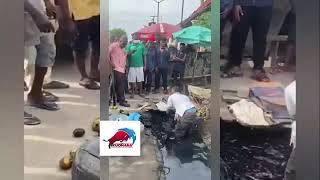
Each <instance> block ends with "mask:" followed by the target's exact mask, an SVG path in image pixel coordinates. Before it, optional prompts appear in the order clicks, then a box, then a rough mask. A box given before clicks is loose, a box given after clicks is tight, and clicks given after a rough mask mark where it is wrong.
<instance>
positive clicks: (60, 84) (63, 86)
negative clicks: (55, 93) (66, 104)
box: [43, 81, 70, 89]
mask: <svg viewBox="0 0 320 180" xmlns="http://www.w3.org/2000/svg"><path fill="white" fill-rule="evenodd" d="M69 87H70V86H69V85H68V84H66V83H63V82H60V81H51V82H49V83H46V84H44V85H43V89H68V88H69Z"/></svg>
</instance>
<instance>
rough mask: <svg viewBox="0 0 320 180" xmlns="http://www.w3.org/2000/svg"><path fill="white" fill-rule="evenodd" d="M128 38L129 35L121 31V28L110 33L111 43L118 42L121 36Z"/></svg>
mask: <svg viewBox="0 0 320 180" xmlns="http://www.w3.org/2000/svg"><path fill="white" fill-rule="evenodd" d="M124 35H125V36H126V35H127V33H126V31H125V30H123V29H121V28H115V29H112V30H111V31H110V41H111V42H114V41H116V40H117V39H119V38H120V37H121V36H124Z"/></svg>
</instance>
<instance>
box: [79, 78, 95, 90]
mask: <svg viewBox="0 0 320 180" xmlns="http://www.w3.org/2000/svg"><path fill="white" fill-rule="evenodd" d="M79 85H80V86H83V87H85V88H86V89H90V90H98V89H100V86H99V85H98V84H97V83H96V82H94V81H93V80H89V81H87V82H80V83H79Z"/></svg>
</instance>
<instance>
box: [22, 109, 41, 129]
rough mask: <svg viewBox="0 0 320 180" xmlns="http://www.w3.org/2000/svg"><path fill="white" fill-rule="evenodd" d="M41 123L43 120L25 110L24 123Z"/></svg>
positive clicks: (31, 124)
mask: <svg viewBox="0 0 320 180" xmlns="http://www.w3.org/2000/svg"><path fill="white" fill-rule="evenodd" d="M39 124H41V120H40V119H39V118H37V117H35V116H33V115H32V114H29V113H27V112H25V111H24V125H30V126H34V125H39Z"/></svg>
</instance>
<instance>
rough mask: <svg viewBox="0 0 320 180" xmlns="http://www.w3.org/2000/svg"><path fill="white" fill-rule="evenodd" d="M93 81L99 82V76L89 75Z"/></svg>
mask: <svg viewBox="0 0 320 180" xmlns="http://www.w3.org/2000/svg"><path fill="white" fill-rule="evenodd" d="M90 79H92V80H93V81H96V82H100V77H90Z"/></svg>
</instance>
